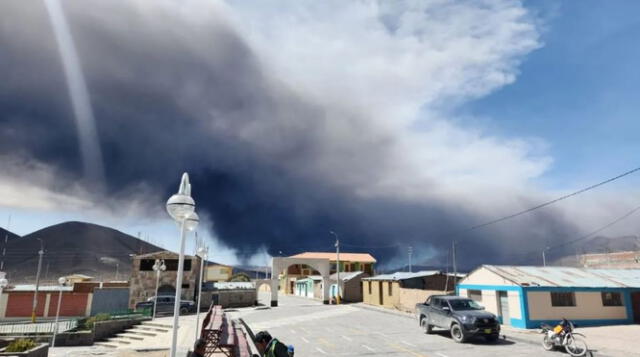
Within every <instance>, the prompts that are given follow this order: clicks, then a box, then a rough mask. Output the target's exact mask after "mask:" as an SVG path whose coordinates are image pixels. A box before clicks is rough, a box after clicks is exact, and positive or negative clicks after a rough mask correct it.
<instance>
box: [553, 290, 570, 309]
mask: <svg viewBox="0 0 640 357" xmlns="http://www.w3.org/2000/svg"><path fill="white" fill-rule="evenodd" d="M551 306H576V294H575V293H551Z"/></svg>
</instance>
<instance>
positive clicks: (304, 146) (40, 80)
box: [0, 1, 576, 268]
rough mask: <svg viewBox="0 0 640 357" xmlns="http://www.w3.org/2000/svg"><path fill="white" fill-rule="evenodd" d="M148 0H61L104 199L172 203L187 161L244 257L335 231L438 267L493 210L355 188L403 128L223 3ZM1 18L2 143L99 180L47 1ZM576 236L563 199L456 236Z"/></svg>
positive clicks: (496, 240)
mask: <svg viewBox="0 0 640 357" xmlns="http://www.w3.org/2000/svg"><path fill="white" fill-rule="evenodd" d="M142 4H143V3H142V2H133V3H132V4H130V2H125V1H121V2H114V1H110V2H108V3H106V2H105V3H97V2H91V4H89V3H88V2H77V3H73V4H72V3H65V4H64V5H65V6H64V8H65V11H66V12H67V15H68V18H69V21H70V27H71V29H72V31H73V36H74V40H75V42H76V46H77V48H78V52H79V55H80V59H81V61H82V67H83V71H84V73H85V76H86V79H87V84H88V87H89V90H90V95H91V102H92V105H93V109H94V112H95V117H96V119H97V123H96V124H97V130H98V133H99V138H100V142H99V145H100V147H101V148H102V153H103V159H104V169H105V174H106V182H104V183H102V184H101V185H102V187H96V189H98V190H99V192H100V195H105V196H115V197H117V196H119V195H123V194H124V192H127V191H128V190H131V189H132V188H133V187H136V186H137V185H144V186H145V187H149V188H150V190H152V192H155V193H156V197H157V201H155V202H151V203H152V204H156V205H162V204H163V203H164V202H163V199H164V198H165V197H167V196H168V195H169V194H170V193H172V192H173V191H175V186H176V184H177V178H178V177H179V175H180V173H181V172H183V171H187V172H189V173H190V175H191V179H192V184H193V187H194V191H193V194H194V197H195V199H196V201H197V203H198V206H199V210H201V211H202V212H206V213H207V214H208V215H209V216H210V217H211V218H212V219H213V221H214V222H215V224H214V227H215V228H214V229H215V232H216V233H217V235H218V236H219V237H220V239H221V240H222V241H223V242H225V243H226V244H228V245H229V246H231V247H233V248H236V249H239V251H240V252H241V254H242V255H244V257H248V256H250V255H251V254H252V253H254V252H255V251H256V250H257V249H258V248H259V247H260V246H261V245H262V244H264V245H266V247H268V250H269V253H271V254H274V255H276V254H277V253H278V251H283V252H285V253H287V254H289V253H291V254H293V253H296V252H299V251H302V250H330V249H333V244H332V243H333V242H332V237H330V236H329V235H328V231H329V230H334V231H336V232H338V233H339V234H340V236H341V237H342V239H343V242H344V243H345V245H346V246H345V250H348V251H349V250H350V251H361V250H367V249H366V248H359V247H382V246H388V245H393V244H397V247H395V248H380V249H371V251H372V252H373V253H374V254H375V255H376V256H377V257H378V258H380V259H381V260H382V262H385V263H387V264H392V263H395V262H396V261H395V260H393V259H396V258H397V259H404V256H405V251H406V247H407V246H409V245H412V246H413V247H414V249H415V250H416V251H417V252H418V258H422V260H423V262H424V263H428V262H427V257H428V258H429V259H431V260H430V262H432V263H433V262H435V263H438V262H439V263H443V262H445V261H446V257H445V255H446V254H447V249H448V247H449V246H450V240H451V236H450V235H449V233H450V232H455V231H458V230H459V229H460V228H462V227H465V226H468V225H471V224H475V223H477V222H478V220H481V219H483V217H481V216H477V215H476V214H474V213H472V212H470V211H466V210H463V209H461V208H462V207H463V205H464V204H461V203H460V202H457V201H453V200H452V202H443V201H442V200H438V201H437V200H433V201H429V200H424V199H416V200H407V199H405V198H403V197H400V196H399V197H389V196H385V197H381V196H371V195H363V194H361V193H359V192H358V185H360V184H361V183H364V182H367V181H371V182H374V181H376V180H378V179H379V178H380V177H381V176H382V175H383V174H384V173H385V172H388V171H390V170H394V167H395V162H396V161H395V160H396V156H395V154H394V153H393V149H392V148H394V145H395V144H396V140H397V138H396V137H394V136H393V135H391V134H389V133H387V132H385V130H383V129H381V128H380V127H377V126H375V125H369V123H370V122H369V118H367V117H366V115H365V114H363V113H359V112H357V111H350V110H347V109H345V106H343V105H340V103H336V106H335V107H327V106H326V103H319V102H317V101H316V100H314V99H313V98H311V97H308V96H305V95H304V94H303V93H301V92H300V91H298V90H297V89H296V88H295V86H292V85H291V84H288V83H287V82H286V81H283V80H281V79H280V78H277V76H274V75H273V74H272V72H270V71H269V68H268V66H265V64H264V62H263V60H264V59H263V58H261V57H260V56H259V55H258V54H257V53H256V52H255V50H254V49H252V47H251V46H250V45H249V43H248V42H247V41H246V40H245V39H244V38H243V37H242V35H241V34H239V33H238V31H237V28H235V27H234V25H233V24H232V23H231V21H229V20H228V17H229V16H228V14H227V13H226V11H229V9H228V8H226V7H224V6H212V7H211V8H208V9H204V10H203V12H206V13H208V15H207V16H204V15H203V16H202V17H199V16H195V15H194V16H193V17H190V16H188V15H185V14H181V13H171V11H168V10H167V6H158V7H153V6H146V5H142ZM174 10H176V11H177V9H174ZM192 10H193V7H187V9H186V10H185V11H192ZM213 20H219V21H213ZM0 22H1V24H2V25H1V26H2V27H1V28H0V48H1V49H2V54H1V55H0V68H1V69H0V71H1V73H2V78H3V80H2V81H0V154H3V155H21V156H23V157H26V158H27V159H28V160H33V161H37V162H42V163H45V164H47V165H49V166H50V167H52V168H53V169H54V170H56V172H58V173H59V174H60V175H61V177H65V178H68V177H71V178H74V179H75V180H77V182H79V183H80V184H82V185H84V186H85V187H87V188H88V189H91V188H92V187H93V183H90V182H86V181H83V180H82V177H83V172H82V165H81V155H80V153H79V152H78V138H77V132H76V129H75V125H74V121H73V119H72V112H71V110H70V105H69V98H68V94H67V90H66V83H65V80H64V75H63V73H62V65H61V62H60V59H59V56H58V52H57V48H56V47H55V40H54V38H53V36H52V35H51V31H50V29H49V26H50V24H49V21H48V19H47V15H46V11H45V10H44V8H43V6H42V5H41V4H39V3H33V2H12V3H3V4H2V5H0ZM301 45H302V44H301ZM337 121H339V123H340V124H339V125H338V126H336V124H335V123H336V122H337ZM336 128H338V129H336ZM327 158H329V159H327ZM327 178H330V179H327ZM427 181H428V180H427ZM426 184H429V182H426ZM59 185H60V186H58V188H60V187H61V186H62V185H61V184H60V183H59ZM98 186H100V185H98ZM100 195H97V196H96V199H97V200H98V199H99V197H100ZM522 199H523V201H524V202H525V203H523V205H526V202H528V199H526V198H522ZM575 231H576V228H575V227H573V225H571V224H569V223H567V222H566V221H565V220H564V219H563V218H562V217H561V215H560V214H559V213H558V212H556V211H554V210H553V209H551V210H547V211H545V212H543V213H535V214H532V215H531V216H528V217H524V218H522V219H518V220H514V221H513V222H507V223H505V224H503V225H501V226H499V227H491V228H488V229H485V230H481V231H476V232H471V233H469V234H465V235H464V236H461V237H458V238H457V239H460V240H462V241H463V242H464V243H462V244H461V245H462V247H461V249H460V254H461V259H460V265H461V266H462V267H467V268H468V267H471V266H473V265H474V264H477V263H479V262H485V263H487V262H503V261H504V257H507V256H508V255H509V254H510V253H511V252H512V250H514V249H515V247H518V250H522V249H523V248H529V247H530V248H533V249H537V248H538V247H539V246H540V245H541V244H543V243H540V242H541V241H543V240H545V239H548V237H568V236H570V235H571V233H573V232H575ZM349 245H351V248H349ZM419 261H420V260H419Z"/></svg>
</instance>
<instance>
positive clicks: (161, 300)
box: [136, 296, 196, 315]
mask: <svg viewBox="0 0 640 357" xmlns="http://www.w3.org/2000/svg"><path fill="white" fill-rule="evenodd" d="M155 299H156V297H155V296H152V297H150V298H149V299H147V301H143V302H139V303H137V304H136V310H146V309H151V311H152V313H153V306H154V302H155ZM175 301H176V298H175V297H174V296H158V303H157V304H156V309H157V313H158V314H163V313H168V314H173V306H174V302H175ZM190 312H196V304H195V303H194V302H193V301H188V300H182V301H180V314H181V315H184V314H187V313H190Z"/></svg>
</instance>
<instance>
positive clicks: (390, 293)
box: [387, 281, 393, 296]
mask: <svg viewBox="0 0 640 357" xmlns="http://www.w3.org/2000/svg"><path fill="white" fill-rule="evenodd" d="M387 284H388V287H389V296H393V285H392V284H393V283H392V282H390V281H389V282H387Z"/></svg>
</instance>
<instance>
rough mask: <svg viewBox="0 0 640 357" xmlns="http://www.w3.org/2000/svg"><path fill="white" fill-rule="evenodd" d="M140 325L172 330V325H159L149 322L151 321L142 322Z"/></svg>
mask: <svg viewBox="0 0 640 357" xmlns="http://www.w3.org/2000/svg"><path fill="white" fill-rule="evenodd" d="M142 325H144V326H153V327H160V328H168V329H172V328H173V325H168V324H161V323H158V322H151V321H142Z"/></svg>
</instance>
